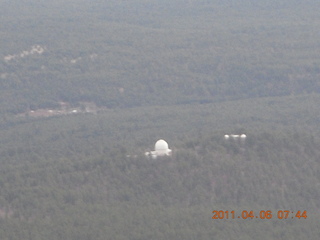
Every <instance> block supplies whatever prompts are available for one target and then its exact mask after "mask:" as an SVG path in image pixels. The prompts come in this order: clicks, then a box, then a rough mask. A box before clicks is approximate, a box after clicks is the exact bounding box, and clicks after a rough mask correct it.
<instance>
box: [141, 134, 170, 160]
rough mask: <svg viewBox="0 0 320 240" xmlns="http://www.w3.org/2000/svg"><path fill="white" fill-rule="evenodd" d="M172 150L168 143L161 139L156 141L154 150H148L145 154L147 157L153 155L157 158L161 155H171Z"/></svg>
mask: <svg viewBox="0 0 320 240" xmlns="http://www.w3.org/2000/svg"><path fill="white" fill-rule="evenodd" d="M171 153H172V150H171V149H169V145H168V143H167V142H166V141H165V140H163V139H160V140H158V141H157V142H156V144H155V145H154V151H151V152H146V153H145V155H146V156H147V157H152V158H153V159H156V158H157V157H161V156H171Z"/></svg>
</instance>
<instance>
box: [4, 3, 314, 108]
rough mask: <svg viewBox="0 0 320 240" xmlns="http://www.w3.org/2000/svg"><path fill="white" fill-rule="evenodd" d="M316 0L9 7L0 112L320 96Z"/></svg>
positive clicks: (54, 4) (6, 17)
mask: <svg viewBox="0 0 320 240" xmlns="http://www.w3.org/2000/svg"><path fill="white" fill-rule="evenodd" d="M21 4H22V5H21ZM318 4H319V3H318V2H316V1H309V2H308V3H306V4H303V5H302V4H299V3H298V2H292V1H280V2H278V1H277V2H276V1H271V2H270V1H268V3H264V1H254V2H252V1H241V4H239V3H238V2H237V1H228V3H223V2H221V1H210V2H208V1H188V4H184V3H183V1H179V0H176V1H161V2H154V3H150V2H149V1H143V0H134V1H96V2H94V3H92V1H87V0H81V1H80V0H68V1H55V2H54V3H49V2H46V1H42V2H38V1H34V0H26V1H24V2H23V3H21V2H19V1H10V3H9V2H4V3H2V4H1V10H0V11H1V16H2V20H1V26H0V36H1V51H0V76H1V78H0V91H1V92H0V103H1V104H0V110H1V111H2V112H6V113H20V112H25V111H28V110H36V109H39V108H55V107H58V106H59V102H68V103H70V104H73V105H75V106H77V105H78V104H79V102H93V103H95V104H97V105H98V106H104V107H108V108H126V107H137V106H150V105H175V104H190V103H206V102H217V101H226V100H236V99H246V98H252V97H265V96H285V95H295V94H301V93H311V92H314V93H319V81H318V78H319V65H320V59H319V56H318V54H316V53H317V52H319V44H318V42H317V39H318V38H319V33H318V31H317V29H318V27H319V24H320V19H319V15H318V13H317V9H318Z"/></svg>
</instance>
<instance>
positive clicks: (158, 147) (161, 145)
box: [154, 139, 169, 151]
mask: <svg viewBox="0 0 320 240" xmlns="http://www.w3.org/2000/svg"><path fill="white" fill-rule="evenodd" d="M168 148H169V146H168V143H167V142H166V141H165V140H163V139H160V140H158V141H157V142H156V144H155V145H154V150H155V151H167V150H168Z"/></svg>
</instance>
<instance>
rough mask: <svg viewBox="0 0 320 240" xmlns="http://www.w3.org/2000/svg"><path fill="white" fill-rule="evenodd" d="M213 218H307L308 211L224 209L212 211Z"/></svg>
mask: <svg viewBox="0 0 320 240" xmlns="http://www.w3.org/2000/svg"><path fill="white" fill-rule="evenodd" d="M212 213H213V216H212V219H272V218H278V219H294V218H297V219H307V217H308V216H307V211H306V210H304V211H301V210H299V211H290V210H278V211H277V212H272V211H271V210H261V211H258V212H255V211H253V210H243V211H241V212H238V213H236V211H234V210H232V211H228V210H227V211H223V210H220V211H219V210H214V211H212Z"/></svg>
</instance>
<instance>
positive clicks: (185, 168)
mask: <svg viewBox="0 0 320 240" xmlns="http://www.w3.org/2000/svg"><path fill="white" fill-rule="evenodd" d="M318 98H319V97H318V96H317V95H315V96H309V95H308V96H303V97H302V96H301V97H298V98H293V97H281V98H266V99H260V100H259V101H257V100H243V101H234V102H224V103H219V104H201V105H196V106H194V105H190V106H188V107H185V108H183V109H181V108H180V106H171V107H157V108H145V107H143V108H135V109H121V110H109V111H107V112H105V113H99V114H96V115H93V114H84V115H67V116H59V117H51V118H45V119H33V118H30V119H20V118H17V119H16V120H15V121H11V122H3V123H2V125H1V132H0V134H1V136H2V137H1V142H0V143H1V144H0V159H1V177H0V186H1V187H0V196H1V198H0V206H1V208H0V209H1V218H0V222H1V225H0V234H1V236H2V238H3V239H23V238H24V239H25V236H29V238H27V239H43V238H46V239H48V240H51V239H54V240H55V239H61V238H63V239H65V238H67V239H91V240H92V239H95V240H99V239H150V238H151V239H168V238H170V239H176V238H177V239H179V238H183V239H195V238H197V239H209V238H210V239H211V238H218V239H219V238H223V237H227V238H229V239H239V236H241V237H242V238H243V239H254V238H256V237H257V236H258V237H259V238H260V239H274V238H276V239H301V237H302V235H303V236H304V237H306V238H308V239H318V238H319V234H320V233H319V229H318V227H317V223H318V221H317V219H318V218H319V214H320V213H319V200H318V199H319V197H320V192H319V182H320V179H319V176H320V174H319V173H320V169H319V156H320V152H319V148H318V146H319V144H320V139H319V137H318V136H319V135H318V132H317V130H316V131H315V129H316V126H317V125H318V122H319V121H318V117H317V113H318V112H319V105H318V104H317V103H318V102H319V99H318ZM299 116H300V117H299ZM181 119H183V121H181ZM226 133H227V134H233V133H235V134H237V133H246V134H247V139H246V140H245V141H237V140H235V141H234V140H232V139H230V141H226V140H225V139H224V137H223V136H224V134H226ZM163 137H164V138H165V139H166V140H167V141H168V143H169V146H170V147H171V148H172V149H173V156H172V158H162V159H157V160H150V159H148V158H146V157H145V156H144V152H145V151H147V150H152V148H153V144H154V142H155V141H156V140H157V139H159V138H163ZM214 210H219V211H220V210H223V211H232V210H234V211H236V214H237V215H236V216H241V212H242V211H244V210H248V211H250V210H254V211H255V213H256V215H257V216H258V214H259V212H260V211H267V210H272V212H273V218H272V219H251V218H249V219H246V220H245V219H237V217H236V219H215V220H214V219H212V216H213V214H212V211H214ZM279 210H290V211H294V212H297V211H302V212H303V211H307V218H306V219H304V218H300V219H299V218H296V217H294V219H292V218H289V219H282V220H281V219H278V218H277V212H278V211H279ZM290 217H291V215H290Z"/></svg>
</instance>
